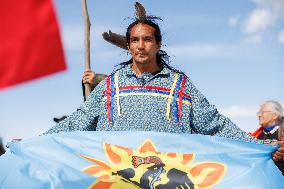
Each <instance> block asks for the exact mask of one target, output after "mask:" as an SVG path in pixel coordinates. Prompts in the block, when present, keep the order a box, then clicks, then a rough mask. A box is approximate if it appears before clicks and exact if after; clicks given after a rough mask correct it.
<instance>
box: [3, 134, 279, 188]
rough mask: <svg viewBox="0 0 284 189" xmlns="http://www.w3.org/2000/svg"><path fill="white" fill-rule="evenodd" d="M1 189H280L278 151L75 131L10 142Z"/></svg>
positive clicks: (214, 140) (193, 138)
mask: <svg viewBox="0 0 284 189" xmlns="http://www.w3.org/2000/svg"><path fill="white" fill-rule="evenodd" d="M9 148H10V151H8V152H6V154H4V155H3V156H1V157H0V188H1V189H2V188H3V189H6V188H7V189H8V188H9V189H11V188H13V189H14V188H15V189H16V188H21V189H23V188H28V189H39V188H41V189H43V188H56V189H60V188H68V189H72V188H74V189H75V188H76V189H80V188H82V189H83V188H86V189H87V188H90V189H125V188H131V189H136V188H137V189H139V188H141V189H146V188H147V189H148V188H149V189H173V188H179V189H182V188H183V189H186V188H188V189H197V188H198V189H202V188H204V189H205V188H215V189H216V188H223V189H229V188H242V189H243V188H253V189H262V188H263V189H269V188H271V189H280V188H283V186H284V177H282V175H281V172H280V171H279V170H278V168H277V167H276V166H275V164H274V162H273V161H272V159H271V153H272V152H273V151H275V150H276V146H270V145H262V144H253V143H248V142H242V141H235V140H231V139H226V138H219V137H212V136H204V135H193V134H191V135H190V134H169V133H157V132H73V133H64V134H55V135H47V136H40V137H36V138H32V139H27V140H23V141H21V142H17V143H11V144H10V147H9Z"/></svg>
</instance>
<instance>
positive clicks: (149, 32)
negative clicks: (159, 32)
mask: <svg viewBox="0 0 284 189" xmlns="http://www.w3.org/2000/svg"><path fill="white" fill-rule="evenodd" d="M154 32H155V28H153V27H152V26H149V25H147V24H141V23H139V24H137V25H135V26H133V27H132V28H131V31H130V42H129V46H128V48H129V51H130V53H131V55H132V57H133V63H137V64H156V53H157V52H158V51H159V50H160V46H161V45H160V44H159V43H157V41H156V39H155V36H154Z"/></svg>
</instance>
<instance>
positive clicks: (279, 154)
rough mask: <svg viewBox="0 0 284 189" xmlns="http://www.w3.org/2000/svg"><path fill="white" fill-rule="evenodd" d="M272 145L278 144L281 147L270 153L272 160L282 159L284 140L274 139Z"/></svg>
mask: <svg viewBox="0 0 284 189" xmlns="http://www.w3.org/2000/svg"><path fill="white" fill-rule="evenodd" d="M271 144H272V145H276V144H279V145H280V146H281V147H280V148H278V149H277V150H276V151H275V152H274V153H272V159H273V160H274V161H283V156H284V146H283V144H284V141H276V142H272V143H271Z"/></svg>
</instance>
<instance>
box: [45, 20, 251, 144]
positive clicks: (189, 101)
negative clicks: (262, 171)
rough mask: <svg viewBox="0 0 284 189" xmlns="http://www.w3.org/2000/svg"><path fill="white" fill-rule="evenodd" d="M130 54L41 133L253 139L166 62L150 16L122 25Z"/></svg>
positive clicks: (157, 31) (158, 31) (158, 34)
mask: <svg viewBox="0 0 284 189" xmlns="http://www.w3.org/2000/svg"><path fill="white" fill-rule="evenodd" d="M126 41H127V48H128V50H129V53H130V54H131V55H132V58H131V59H130V60H129V61H126V62H124V63H122V64H121V65H120V67H119V68H118V69H117V70H115V71H114V72H113V73H111V74H110V75H109V76H108V77H107V78H106V79H105V80H103V81H102V82H101V83H100V84H99V85H98V86H97V87H96V88H95V89H94V91H93V92H92V93H91V94H90V96H89V98H88V99H87V100H86V102H85V103H84V104H83V105H82V106H81V107H80V109H78V110H77V111H76V112H74V113H73V114H71V115H70V116H68V117H67V118H66V119H65V120H63V121H61V122H60V123H59V124H57V125H56V126H55V127H53V128H51V129H50V130H49V131H47V132H46V133H45V134H50V133H57V132H62V131H63V132H68V131H73V130H98V131H102V130H107V131H117V130H127V131H160V132H172V133H199V134H204V135H217V136H223V137H227V138H232V139H239V140H244V141H254V142H256V140H255V139H254V138H252V137H251V136H249V135H248V134H246V133H245V132H243V131H242V130H241V129H239V128H238V127H237V126H236V125H235V124H233V123H232V122H231V121H230V120H229V119H228V118H227V117H225V116H223V115H221V114H219V113H218V111H217V109H216V108H215V106H213V105H211V104H210V103H209V102H208V101H207V99H206V98H205V97H204V96H203V95H202V94H201V93H200V92H199V91H198V90H197V89H196V87H195V86H194V85H193V83H192V81H191V80H190V79H189V78H188V77H187V76H186V75H185V74H184V73H183V72H181V71H179V70H177V69H174V68H172V67H171V66H170V65H169V64H168V55H167V53H166V52H164V51H162V50H161V44H162V35H161V31H160V28H159V26H158V24H157V23H156V22H155V18H153V17H147V16H142V17H138V18H136V20H135V21H134V22H133V23H131V24H130V25H129V26H128V28H127V31H126Z"/></svg>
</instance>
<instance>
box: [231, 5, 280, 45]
mask: <svg viewBox="0 0 284 189" xmlns="http://www.w3.org/2000/svg"><path fill="white" fill-rule="evenodd" d="M251 1H252V2H253V3H254V4H255V8H254V9H252V11H251V12H250V13H249V14H248V16H247V17H246V18H244V19H243V20H239V26H240V27H241V28H240V29H241V31H242V32H243V33H244V35H245V38H244V41H250V42H254V43H260V42H261V41H262V40H261V39H262V35H263V33H264V32H266V31H270V30H271V29H273V27H274V26H277V24H280V22H283V21H284V0H251ZM231 22H232V23H231V24H234V20H231ZM275 28H277V27H274V29H275ZM281 36H282V35H281V34H279V36H278V41H279V42H281V43H283V42H282V37H281Z"/></svg>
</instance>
